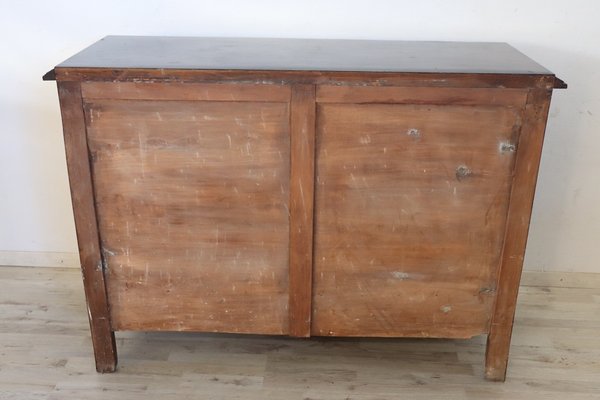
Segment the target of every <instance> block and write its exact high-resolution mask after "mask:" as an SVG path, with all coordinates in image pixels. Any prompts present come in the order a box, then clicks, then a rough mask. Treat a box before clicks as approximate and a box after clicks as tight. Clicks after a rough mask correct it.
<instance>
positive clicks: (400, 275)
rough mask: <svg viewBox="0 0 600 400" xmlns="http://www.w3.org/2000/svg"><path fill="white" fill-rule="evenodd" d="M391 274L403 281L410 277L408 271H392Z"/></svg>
mask: <svg viewBox="0 0 600 400" xmlns="http://www.w3.org/2000/svg"><path fill="white" fill-rule="evenodd" d="M391 275H392V277H394V278H395V279H399V280H401V281H405V280H407V279H410V274H409V273H408V272H402V271H392V273H391Z"/></svg>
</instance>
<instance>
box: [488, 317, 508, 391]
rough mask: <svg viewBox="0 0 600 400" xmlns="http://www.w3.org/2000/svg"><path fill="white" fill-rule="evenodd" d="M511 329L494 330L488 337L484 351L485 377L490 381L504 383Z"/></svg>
mask: <svg viewBox="0 0 600 400" xmlns="http://www.w3.org/2000/svg"><path fill="white" fill-rule="evenodd" d="M511 331H512V329H510V328H508V329H506V328H505V329H502V328H496V329H494V330H493V331H492V332H490V334H489V335H488V339H487V348H486V351H485V377H486V379H489V380H490V381H500V382H504V380H505V379H506V368H507V366H508V353H509V350H510V337H511Z"/></svg>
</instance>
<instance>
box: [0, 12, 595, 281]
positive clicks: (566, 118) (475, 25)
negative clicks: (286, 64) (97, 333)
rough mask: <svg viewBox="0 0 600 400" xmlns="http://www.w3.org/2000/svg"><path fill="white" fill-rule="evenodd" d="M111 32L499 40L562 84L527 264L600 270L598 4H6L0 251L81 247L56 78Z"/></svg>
mask: <svg viewBox="0 0 600 400" xmlns="http://www.w3.org/2000/svg"><path fill="white" fill-rule="evenodd" d="M107 34H136V35H191V36H202V35H204V36H259V37H260V36H263V37H265V36H266V37H306V38H308V37H314V38H360V39H406V40H465V41H469V40H471V41H505V42H509V43H510V44H512V45H514V46H516V47H517V48H518V49H520V50H521V51H523V52H525V53H526V54H528V55H529V56H530V57H532V58H534V59H535V60H537V61H538V62H540V63H541V64H543V65H544V66H546V67H547V68H549V69H550V70H552V71H554V72H555V73H556V74H557V75H558V76H559V77H560V78H563V79H564V80H565V81H566V82H568V84H569V89H568V90H566V91H557V92H555V95H554V99H553V101H552V109H551V116H550V121H549V127H548V130H547V139H546V144H545V148H544V155H543V160H542V167H541V173H540V179H539V184H538V190H537V195H536V203H535V207H534V216H533V224H532V227H531V234H530V240H529V247H528V251H527V257H526V266H527V268H529V269H544V270H568V271H570V270H574V271H588V272H591V271H595V272H600V263H598V261H597V260H600V157H599V153H600V95H599V93H600V46H599V45H598V40H599V39H600V2H598V1H596V0H571V1H559V0H545V1H541V0H540V1H534V0H503V1H482V0H460V1H459V0H455V1H441V0H440V1H433V0H420V1H414V0H411V1H391V0H390V1H378V0H370V1H364V0H361V1H354V0H340V1H327V0H321V1H283V0H272V1H256V0H254V1H243V0H239V1H226V0H220V1H217V0H213V1H189V2H186V1H175V0H170V1H158V0H138V1H129V2H127V1H125V0H105V1H103V2H101V3H98V2H83V1H61V0H54V1H39V2H31V1H29V2H27V1H22V2H16V1H8V0H0V55H1V59H0V136H1V137H0V139H1V141H0V143H1V145H0V252H1V251H10V252H13V251H35V252H64V253H71V252H74V251H76V242H75V235H74V225H73V220H72V214H71V210H70V200H69V192H68V184H67V175H66V169H65V168H66V167H65V161H64V152H63V148H62V145H63V144H62V137H61V125H60V116H59V109H58V101H57V97H56V88H55V85H54V84H53V83H51V82H42V81H41V76H42V74H43V73H44V72H46V71H47V70H49V69H50V68H51V67H53V66H54V65H55V64H57V63H59V62H60V61H62V60H63V59H65V58H67V57H68V56H70V55H72V54H73V53H75V52H77V51H78V50H80V49H82V48H83V47H85V46H87V45H89V44H91V43H92V42H94V41H95V40H97V39H99V38H101V37H102V36H105V35H107Z"/></svg>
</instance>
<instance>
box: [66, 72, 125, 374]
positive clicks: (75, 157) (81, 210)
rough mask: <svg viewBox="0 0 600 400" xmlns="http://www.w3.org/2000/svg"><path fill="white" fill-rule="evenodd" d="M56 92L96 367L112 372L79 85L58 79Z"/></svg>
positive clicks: (112, 340)
mask: <svg viewBox="0 0 600 400" xmlns="http://www.w3.org/2000/svg"><path fill="white" fill-rule="evenodd" d="M58 96H59V99H60V109H61V114H62V123H63V131H64V138H65V153H66V156H67V168H68V170H69V183H70V186H71V200H72V202H73V213H74V216H75V228H76V231H77V243H78V246H79V257H80V260H81V270H82V275H83V287H84V290H85V297H86V301H87V306H88V316H89V319H90V329H91V334H92V343H93V346H94V355H95V358H96V370H97V371H98V372H112V371H114V370H115V369H116V367H117V348H116V345H115V335H114V333H113V332H112V329H111V321H110V314H109V308H108V299H107V294H106V286H105V281H104V272H103V264H102V255H101V253H100V239H99V237H98V226H97V221H96V212H95V209H94V193H93V189H92V179H91V175H90V164H89V158H88V148H87V141H86V128H85V118H84V114H83V104H82V101H81V87H80V85H79V83H77V82H58Z"/></svg>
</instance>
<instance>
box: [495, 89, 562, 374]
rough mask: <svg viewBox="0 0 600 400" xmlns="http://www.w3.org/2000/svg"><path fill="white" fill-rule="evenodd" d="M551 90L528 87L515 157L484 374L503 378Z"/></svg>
mask: <svg viewBox="0 0 600 400" xmlns="http://www.w3.org/2000/svg"><path fill="white" fill-rule="evenodd" d="M551 95H552V91H551V90H545V89H533V90H530V91H529V94H528V97H527V104H526V106H525V112H524V118H523V125H522V128H521V134H520V138H519V144H518V146H517V147H518V152H517V159H516V161H515V169H514V178H513V184H512V190H511V195H510V205H509V209H508V219H507V224H506V232H505V238H504V248H503V250H502V261H501V265H500V274H499V278H498V293H497V298H496V304H495V307H494V311H493V315H492V323H491V327H490V332H489V335H488V341H487V351H486V361H485V375H486V378H487V379H489V380H493V381H504V379H505V378H506V367H507V364H508V353H509V349H510V339H511V335H512V327H513V320H514V316H515V309H516V306H517V294H518V291H519V283H520V281H521V271H522V269H523V259H524V257H525V246H526V244H527V234H528V232H529V221H530V218H531V209H532V206H533V197H534V194H535V183H536V180H537V174H538V168H539V162H540V156H541V153H542V144H543V142H544V131H545V129H546V119H547V117H548V108H549V105H550V97H551Z"/></svg>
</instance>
